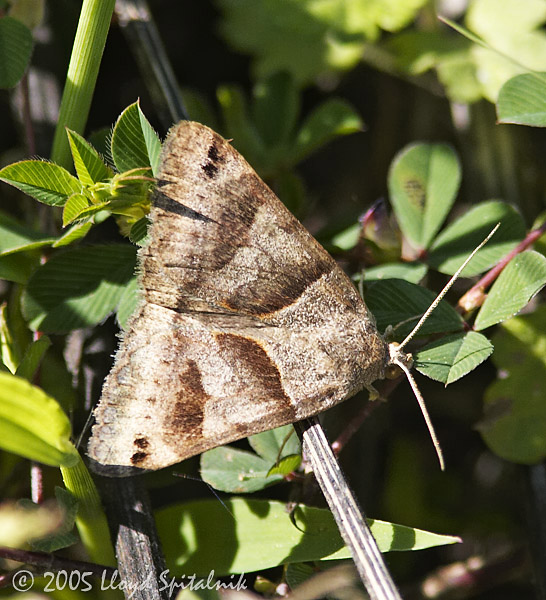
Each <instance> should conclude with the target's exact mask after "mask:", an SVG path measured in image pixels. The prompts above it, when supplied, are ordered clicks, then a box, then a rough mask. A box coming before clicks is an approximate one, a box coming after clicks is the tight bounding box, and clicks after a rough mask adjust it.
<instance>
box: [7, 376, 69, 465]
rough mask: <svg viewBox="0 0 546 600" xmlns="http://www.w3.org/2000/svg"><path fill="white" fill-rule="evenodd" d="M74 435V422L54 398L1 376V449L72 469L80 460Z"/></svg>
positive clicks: (26, 382) (17, 380) (13, 378)
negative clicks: (72, 435)
mask: <svg viewBox="0 0 546 600" xmlns="http://www.w3.org/2000/svg"><path fill="white" fill-rule="evenodd" d="M70 434H71V426H70V421H69V420H68V417H67V416H66V414H65V413H64V412H63V410H62V409H61V407H60V406H59V404H58V403H57V402H56V401H55V400H54V399H53V398H51V397H50V396H48V395H47V394H45V393H44V392H43V391H42V390H41V389H40V388H38V387H36V386H33V385H31V384H30V383H29V382H28V381H26V380H25V379H21V378H20V377H16V376H14V375H11V374H9V373H0V447H2V448H3V449H4V450H7V451H8V452H13V453H15V454H19V455H20V456H24V457H25V458H28V459H30V460H35V461H37V462H40V463H43V464H46V465H52V466H60V465H66V466H70V465H74V464H75V463H76V462H77V461H78V460H79V455H78V452H77V450H76V448H75V447H74V445H73V444H72V442H71V441H70Z"/></svg>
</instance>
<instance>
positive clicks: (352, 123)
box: [291, 98, 364, 163]
mask: <svg viewBox="0 0 546 600" xmlns="http://www.w3.org/2000/svg"><path fill="white" fill-rule="evenodd" d="M363 127H364V124H363V123H362V120H361V119H360V117H359V116H358V114H357V112H356V111H355V109H354V108H353V107H352V106H351V105H350V104H349V103H348V102H346V101H344V100H341V99H339V98H331V99H330V100H326V102H323V103H322V104H321V105H319V106H318V107H317V108H315V109H314V110H313V112H312V113H311V114H310V115H309V116H308V117H307V119H305V121H304V122H303V125H302V126H301V127H300V130H299V131H298V133H297V136H296V141H295V143H294V148H293V150H292V156H291V159H292V162H293V163H298V162H299V161H301V160H303V159H304V158H306V157H307V156H309V155H310V154H311V153H312V152H314V151H315V150H316V149H317V148H320V147H321V146H324V145H325V144H326V143H328V142H329V141H330V140H332V139H334V138H336V137H338V136H340V135H348V134H350V133H355V132H357V131H362V129H363Z"/></svg>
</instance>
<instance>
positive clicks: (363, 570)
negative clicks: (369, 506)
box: [294, 417, 401, 600]
mask: <svg viewBox="0 0 546 600" xmlns="http://www.w3.org/2000/svg"><path fill="white" fill-rule="evenodd" d="M294 427H295V428H296V431H297V432H298V435H299V436H300V438H302V443H303V451H304V453H305V455H306V456H307V458H308V459H309V461H310V463H311V466H312V468H313V472H314V473H315V477H316V479H317V481H318V483H319V485H320V487H321V489H322V493H323V494H324V497H325V498H326V501H327V502H328V506H329V507H330V510H331V511H332V514H333V515H334V518H335V520H336V523H337V526H338V528H339V531H340V533H341V536H342V538H343V540H344V541H345V543H346V544H347V546H348V548H349V549H350V551H351V554H352V556H353V560H354V563H355V565H356V568H357V570H358V573H359V575H360V578H361V579H362V582H363V583H364V585H365V586H366V590H367V592H368V594H369V595H370V598H371V599H372V600H401V597H400V594H399V593H398V590H397V588H396V585H395V583H394V581H393V580H392V577H391V576H390V573H389V571H388V569H387V566H386V564H385V561H384V560H383V556H382V555H381V552H380V551H379V548H378V547H377V542H376V541H375V539H374V537H373V535H372V532H371V531H370V528H369V527H368V524H367V523H366V520H365V518H364V516H363V514H362V511H361V509H360V507H359V506H358V503H357V501H356V499H355V497H354V494H353V492H352V490H351V488H350V487H349V485H348V484H347V481H346V480H345V477H344V475H343V473H342V471H341V469H340V467H339V465H338V463H337V461H336V458H335V456H334V453H333V452H332V450H331V448H330V445H329V443H328V440H327V439H326V435H325V434H324V431H323V429H322V427H321V425H320V423H319V422H318V420H317V419H316V417H313V418H312V419H305V420H304V421H300V422H299V423H295V424H294Z"/></svg>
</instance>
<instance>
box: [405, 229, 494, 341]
mask: <svg viewBox="0 0 546 600" xmlns="http://www.w3.org/2000/svg"><path fill="white" fill-rule="evenodd" d="M499 227H500V223H497V224H496V225H495V227H493V229H492V230H491V231H490V232H489V234H488V236H487V237H486V238H485V239H484V240H483V242H481V244H479V245H478V246H476V248H474V250H473V251H472V252H471V254H470V255H469V256H468V258H467V259H466V260H465V261H464V263H463V264H462V265H461V266H460V267H459V268H458V269H457V270H456V271H455V273H454V274H453V276H452V277H451V279H450V280H449V281H448V282H447V283H446V285H445V286H444V289H443V290H442V291H441V292H440V293H439V294H438V295H437V296H436V299H435V300H434V302H433V303H432V304H431V305H430V306H429V307H428V308H427V310H426V311H425V313H424V314H423V316H422V317H421V318H420V319H419V321H418V323H417V325H416V326H415V327H414V328H413V329H412V330H411V331H410V333H408V335H407V336H406V338H405V339H404V341H403V342H402V343H401V344H400V345H399V346H398V349H399V350H402V348H403V347H404V346H406V345H407V344H408V342H409V341H410V340H411V339H412V338H413V337H414V336H415V334H416V333H417V332H418V331H419V329H421V327H422V326H423V324H424V323H425V321H426V320H427V319H428V318H429V316H430V313H431V312H432V311H433V310H434V309H435V308H436V307H437V306H438V304H440V302H441V301H442V299H443V298H444V296H445V295H446V294H447V293H448V292H449V290H450V289H451V286H452V285H453V284H454V283H455V282H456V281H457V279H458V278H459V275H460V274H461V272H462V270H463V269H464V268H465V267H466V265H467V264H468V263H469V262H470V261H471V260H472V259H473V258H474V256H475V255H476V253H477V252H478V251H479V250H481V249H482V248H483V247H484V246H485V244H487V242H488V241H489V240H490V239H491V237H492V236H493V234H494V233H495V232H496V231H497V229H498V228H499Z"/></svg>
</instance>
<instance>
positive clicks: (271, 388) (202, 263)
mask: <svg viewBox="0 0 546 600" xmlns="http://www.w3.org/2000/svg"><path fill="white" fill-rule="evenodd" d="M150 214H151V221H152V224H151V226H150V230H149V237H150V242H149V244H148V246H146V247H145V248H143V249H142V250H141V252H140V267H141V275H140V284H141V288H142V295H143V300H142V303H141V305H140V307H139V309H138V311H137V313H136V314H135V315H134V316H133V317H132V319H131V321H130V325H129V328H128V331H127V332H126V334H125V336H124V338H123V341H122V344H121V346H120V349H119V350H118V353H117V355H116V361H115V364H114V367H113V369H112V371H111V373H110V375H109V376H108V378H107V380H106V382H105V386H104V388H103V393H102V397H101V401H100V404H99V406H98V408H97V409H96V411H95V417H96V421H97V424H96V425H95V426H94V428H93V435H92V438H91V440H90V445H89V454H90V456H91V458H92V459H93V460H94V461H96V463H97V464H98V465H99V466H100V465H106V466H107V467H106V469H105V470H104V469H103V471H104V472H105V473H106V474H112V475H122V474H130V469H129V470H128V469H127V467H133V468H138V469H158V468H162V467H165V466H167V465H170V464H174V463H176V462H179V461H181V460H183V459H185V458H188V457H190V456H192V455H195V454H198V453H200V452H203V451H204V450H207V449H209V448H212V447H215V446H218V445H221V444H225V443H228V442H230V441H233V440H235V439H239V438H242V437H246V436H248V435H252V434H254V433H258V432H260V431H264V430H267V429H272V428H274V427H278V426H280V425H284V424H286V423H290V422H294V421H296V420H299V419H302V418H304V417H308V416H310V415H313V414H316V413H318V412H320V411H322V410H325V409H327V408H329V407H330V406H332V405H333V404H336V403H338V402H340V401H342V400H344V399H345V398H347V397H349V396H350V395H352V394H354V393H355V392H356V391H358V390H359V389H361V388H362V387H363V386H364V385H368V384H371V382H373V381H374V380H375V379H377V378H379V377H382V376H383V369H384V365H385V363H386V356H387V347H386V344H385V342H384V341H383V339H382V338H381V336H380V335H379V333H378V332H377V329H376V328H375V324H374V322H373V318H372V317H371V316H370V315H369V314H368V312H367V309H366V306H365V304H364V303H363V301H362V300H361V298H360V296H359V295H358V293H357V291H356V289H355V288H354V286H353V285H352V283H351V282H350V280H349V279H348V278H347V276H346V275H345V274H344V273H343V271H341V269H340V268H339V267H338V265H337V264H336V263H335V261H334V260H333V259H332V258H331V257H330V256H329V255H328V254H327V253H326V251H325V250H324V249H323V248H322V247H321V246H320V244H318V242H316V241H315V240H314V239H313V237H312V236H311V235H310V234H309V233H308V232H307V231H306V230H305V228H304V227H303V226H302V225H301V224H300V223H299V222H298V221H297V220H296V219H295V218H294V217H293V216H292V215H291V214H290V213H289V212H288V210H287V209H286V208H285V207H284V205H283V204H282V203H281V202H280V201H279V200H278V199H277V197H276V196H275V195H274V194H273V192H271V190H270V189H269V188H268V187H267V186H266V185H265V184H264V183H263V182H262V180H261V179H260V178H259V177H258V175H257V174H256V173H255V172H254V171H253V170H252V168H251V167H250V166H249V165H248V163H247V162H246V161H245V160H244V159H243V158H242V157H241V156H240V155H239V154H238V153H237V152H236V151H235V150H234V149H233V148H232V147H231V146H230V145H229V143H228V142H226V141H225V140H223V139H222V138H221V137H220V136H218V135H217V134H216V133H214V132H213V131H212V130H210V129H208V128H206V127H204V126H202V125H199V124H196V123H187V122H184V123H181V124H179V125H177V126H175V127H174V128H173V130H172V131H171V133H170V134H169V136H168V139H167V141H166V143H165V147H164V150H163V155H162V167H161V170H160V175H159V183H158V188H157V190H156V192H155V194H154V197H153V199H152V210H151V213H150ZM97 464H96V465H95V468H96V470H97V468H98V467H97Z"/></svg>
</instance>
